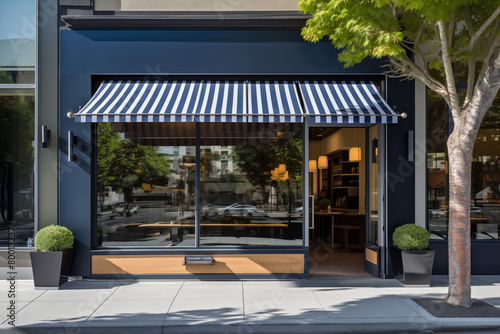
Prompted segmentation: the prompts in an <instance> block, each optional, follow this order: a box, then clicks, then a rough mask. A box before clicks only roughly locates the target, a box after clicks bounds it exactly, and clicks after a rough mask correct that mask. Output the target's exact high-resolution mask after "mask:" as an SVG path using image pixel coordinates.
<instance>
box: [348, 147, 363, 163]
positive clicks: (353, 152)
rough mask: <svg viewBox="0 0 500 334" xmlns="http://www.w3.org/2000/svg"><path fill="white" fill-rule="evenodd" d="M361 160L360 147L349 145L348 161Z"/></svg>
mask: <svg viewBox="0 0 500 334" xmlns="http://www.w3.org/2000/svg"><path fill="white" fill-rule="evenodd" d="M360 160H361V147H351V148H350V149H349V161H360Z"/></svg>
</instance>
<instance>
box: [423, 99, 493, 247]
mask: <svg viewBox="0 0 500 334" xmlns="http://www.w3.org/2000/svg"><path fill="white" fill-rule="evenodd" d="M447 110H448V108H447V106H446V104H445V103H444V101H442V100H440V99H439V98H437V97H436V96H435V94H434V93H432V92H428V111H427V116H428V121H427V124H428V127H429V128H428V129H427V133H428V138H427V150H428V154H427V173H428V177H427V182H428V194H427V206H428V209H429V210H428V222H429V230H430V232H431V237H432V238H434V239H447V237H448V215H449V214H448V201H449V196H448V168H447V166H448V164H447V154H446V139H447V134H448V112H447ZM471 181H472V187H471V204H470V205H471V206H470V223H471V238H472V239H484V240H491V239H499V225H500V98H498V97H497V99H495V100H494V102H493V105H492V107H491V108H490V110H489V111H488V112H487V113H486V116H485V117H484V119H483V121H482V123H481V127H480V129H479V132H478V134H477V136H476V142H475V144H474V151H473V158H472V173H471Z"/></svg>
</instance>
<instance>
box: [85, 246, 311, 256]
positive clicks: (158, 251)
mask: <svg viewBox="0 0 500 334" xmlns="http://www.w3.org/2000/svg"><path fill="white" fill-rule="evenodd" d="M308 253H309V249H308V248H307V247H302V246H297V247H286V248H276V247H259V248H252V247H241V248H221V247H213V248H206V247H204V248H194V247H190V248H178V249H174V248H169V249H168V250H166V249H165V248H149V249H148V248H141V249H130V248H122V249H120V248H101V249H97V250H92V251H91V255H144V254H147V255H184V254H186V255H189V254H233V255H248V254H308Z"/></svg>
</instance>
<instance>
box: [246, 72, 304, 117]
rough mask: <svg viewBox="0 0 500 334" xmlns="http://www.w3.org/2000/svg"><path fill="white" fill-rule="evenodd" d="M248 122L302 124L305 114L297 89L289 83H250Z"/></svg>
mask: <svg viewBox="0 0 500 334" xmlns="http://www.w3.org/2000/svg"><path fill="white" fill-rule="evenodd" d="M248 86H249V87H248V114H249V115H251V116H250V117H248V122H252V123H254V122H255V123H300V122H302V121H303V116H304V113H303V111H302V108H301V106H300V102H299V98H298V94H297V89H296V87H295V84H294V83H293V82H289V81H253V82H249V83H248Z"/></svg>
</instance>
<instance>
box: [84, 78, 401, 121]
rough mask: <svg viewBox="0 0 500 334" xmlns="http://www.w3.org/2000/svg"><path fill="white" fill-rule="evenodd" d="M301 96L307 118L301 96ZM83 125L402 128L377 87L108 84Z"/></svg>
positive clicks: (345, 84) (266, 83) (360, 84)
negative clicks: (304, 123)
mask: <svg viewBox="0 0 500 334" xmlns="http://www.w3.org/2000/svg"><path fill="white" fill-rule="evenodd" d="M300 95H302V99H303V103H304V107H305V112H304V110H303V107H302V106H301V102H300V98H299V96H300ZM75 116H78V117H77V121H79V122H139V123H140V122H231V123H300V122H302V121H303V119H304V116H309V117H310V122H311V123H358V124H359V123H397V117H396V113H395V112H394V111H392V110H391V108H390V107H389V106H388V105H387V103H386V102H385V101H384V99H383V98H382V97H381V96H380V94H379V93H378V91H377V89H376V87H375V85H374V84H373V83H371V82H370V83H365V82H362V81H361V82H354V81H351V82H346V81H341V82H337V81H321V82H319V81H311V82H309V81H303V82H299V83H298V85H297V84H296V83H295V82H292V81H251V82H242V81H204V82H203V81H164V80H156V81H141V80H128V81H122V80H119V81H113V80H111V81H104V82H103V83H102V84H101V86H100V87H99V89H98V90H97V92H96V93H95V94H94V96H93V97H92V98H91V99H90V101H89V102H88V103H87V104H86V105H85V107H83V108H82V109H81V110H80V111H79V112H78V113H77V114H76V115H75Z"/></svg>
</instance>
